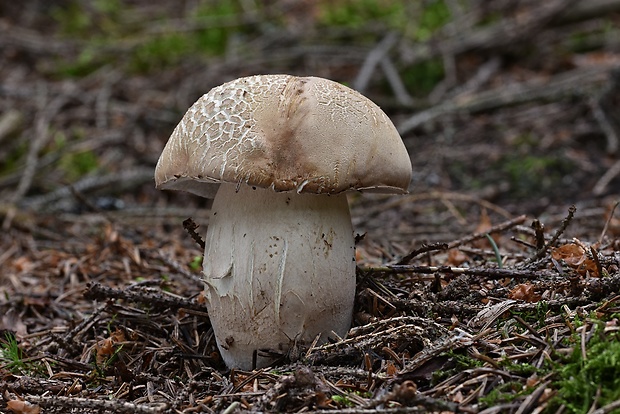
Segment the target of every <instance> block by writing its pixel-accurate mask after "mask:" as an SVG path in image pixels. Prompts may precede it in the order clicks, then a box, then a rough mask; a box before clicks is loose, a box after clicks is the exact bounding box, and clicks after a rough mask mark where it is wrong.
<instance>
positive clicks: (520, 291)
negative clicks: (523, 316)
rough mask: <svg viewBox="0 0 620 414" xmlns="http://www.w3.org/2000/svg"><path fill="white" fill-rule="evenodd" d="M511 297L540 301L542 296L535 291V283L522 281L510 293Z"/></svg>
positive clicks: (527, 300)
mask: <svg viewBox="0 0 620 414" xmlns="http://www.w3.org/2000/svg"><path fill="white" fill-rule="evenodd" d="M508 297H509V298H510V299H515V300H523V301H526V302H538V301H539V300H540V299H541V297H540V295H537V294H536V293H535V292H534V285H532V284H531V283H521V284H519V285H517V286H515V287H514V289H512V290H511V291H510V293H509V294H508Z"/></svg>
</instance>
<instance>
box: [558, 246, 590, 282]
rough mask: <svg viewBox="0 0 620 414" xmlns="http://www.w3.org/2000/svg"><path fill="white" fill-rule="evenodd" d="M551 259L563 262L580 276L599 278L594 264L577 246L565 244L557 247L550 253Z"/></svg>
mask: <svg viewBox="0 0 620 414" xmlns="http://www.w3.org/2000/svg"><path fill="white" fill-rule="evenodd" d="M551 257H553V258H554V259H555V260H563V261H564V263H566V264H567V265H569V266H570V267H572V268H573V269H575V270H576V271H577V273H579V274H580V275H581V276H585V275H586V274H588V273H589V274H590V276H594V277H600V274H599V272H598V268H597V267H596V263H595V262H594V260H592V259H590V258H589V257H588V255H587V254H586V251H585V249H584V248H583V247H581V246H579V245H578V244H565V245H562V246H560V247H557V248H555V249H553V250H552V251H551Z"/></svg>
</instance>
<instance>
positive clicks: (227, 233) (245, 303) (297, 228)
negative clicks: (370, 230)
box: [204, 184, 355, 369]
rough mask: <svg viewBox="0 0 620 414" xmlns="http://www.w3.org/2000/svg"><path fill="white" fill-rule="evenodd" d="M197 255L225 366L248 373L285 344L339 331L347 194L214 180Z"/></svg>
mask: <svg viewBox="0 0 620 414" xmlns="http://www.w3.org/2000/svg"><path fill="white" fill-rule="evenodd" d="M206 239H207V240H206V249H205V258H204V275H205V281H206V285H207V288H206V296H207V301H208V303H207V307H208V311H209V316H210V318H211V323H212V325H213V330H214V332H215V335H216V340H217V344H218V347H219V348H220V351H221V353H222V357H223V358H224V361H225V363H226V365H228V366H229V367H237V368H241V369H251V368H252V365H253V354H254V353H255V352H256V353H257V354H258V358H257V360H256V366H257V367H262V366H266V365H269V364H270V363H271V362H272V361H273V358H269V357H265V356H261V354H264V352H258V351H259V350H273V351H280V352H285V351H286V350H287V349H289V347H290V346H291V345H292V343H293V341H297V342H299V341H302V342H305V343H306V344H309V343H311V342H312V341H313V340H314V338H315V337H316V336H317V335H318V334H320V335H321V342H324V341H326V340H327V338H328V337H329V336H330V335H331V332H332V331H333V332H335V333H336V334H338V335H339V336H342V337H343V336H345V335H346V333H347V331H348V329H349V326H350V323H351V317H352V309H353V300H354V296H355V257H354V239H353V230H352V227H351V218H350V214H349V206H348V203H347V198H346V196H345V195H344V194H340V195H315V194H297V193H274V192H273V191H272V190H270V189H263V188H256V189H254V188H252V187H250V186H246V185H241V186H240V188H239V189H238V191H237V189H236V186H235V185H234V184H222V185H221V186H220V188H219V190H218V192H217V195H216V196H215V199H214V201H213V207H212V213H211V220H210V222H209V228H208V230H207V237H206Z"/></svg>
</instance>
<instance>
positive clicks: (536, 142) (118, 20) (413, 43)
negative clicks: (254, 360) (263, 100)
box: [0, 0, 620, 212]
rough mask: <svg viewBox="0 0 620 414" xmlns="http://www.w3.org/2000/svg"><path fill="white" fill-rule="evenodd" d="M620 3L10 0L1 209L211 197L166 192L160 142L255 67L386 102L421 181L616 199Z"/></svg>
mask: <svg viewBox="0 0 620 414" xmlns="http://www.w3.org/2000/svg"><path fill="white" fill-rule="evenodd" d="M619 10H620V1H616V0H593V1H585V0H582V1H578V0H555V1H550V2H538V1H533V0H519V1H508V0H496V1H493V2H489V1H483V0H420V1H410V0H337V1H336V0H263V1H259V0H200V1H198V0H192V1H190V0H187V1H158V2H152V1H144V0H132V1H122V0H89V1H77V0H58V1H54V2H47V1H36V0H29V1H24V2H2V3H1V4H0V47H1V51H0V59H2V65H1V66H0V195H2V200H3V203H4V204H5V207H6V206H14V207H15V206H17V207H19V208H22V207H23V208H32V209H36V210H50V211H67V210H75V209H76V208H78V206H79V205H81V204H83V201H82V202H80V201H79V200H76V197H75V191H79V192H80V193H81V194H83V195H85V196H86V197H87V198H89V199H92V200H93V202H100V199H102V200H104V201H101V203H102V205H105V206H116V207H118V206H123V207H124V208H127V209H131V208H133V207H135V206H140V205H142V206H145V205H146V206H155V205H158V206H160V207H163V208H165V207H166V205H167V204H166V203H167V201H169V200H171V199H174V200H178V199H182V203H187V202H189V203H191V204H192V205H204V203H203V201H200V200H196V199H194V198H192V197H190V196H187V195H169V194H168V195H161V194H156V193H155V192H154V190H153V188H152V187H153V182H152V170H153V168H154V165H155V163H156V160H157V158H158V155H159V152H160V151H161V149H162V148H163V145H164V143H165V141H166V139H167V138H168V136H169V134H170V132H171V131H172V129H173V128H174V126H175V125H176V123H177V122H178V121H179V120H180V118H181V117H182V115H183V113H184V111H185V110H186V109H187V108H188V107H189V106H190V105H191V104H192V103H193V102H194V101H195V100H196V99H197V98H198V97H199V96H201V95H202V94H204V93H206V92H207V91H208V90H209V89H211V88H212V87H213V86H216V85H218V84H221V83H223V82H225V81H228V80H231V79H233V78H236V77H240V76H246V75H251V74H257V73H290V74H295V75H314V76H322V77H327V78H331V79H334V80H336V81H340V82H342V83H344V84H347V85H349V86H351V87H353V88H355V89H358V90H360V91H361V92H362V93H364V94H366V95H367V96H369V97H370V98H371V99H373V100H374V101H376V102H377V103H378V104H379V105H380V106H381V107H382V108H383V109H384V110H385V111H386V112H388V114H389V115H390V116H391V117H392V119H393V121H394V123H395V124H396V125H397V127H398V128H399V130H400V131H401V133H402V136H403V139H404V140H405V143H406V145H407V147H408V149H409V151H410V154H411V157H412V161H413V164H414V171H415V174H414V181H413V183H412V190H413V191H414V192H418V193H424V192H429V191H444V192H455V191H456V192H468V193H469V194H472V195H474V196H476V197H480V198H482V199H485V200H489V201H493V202H497V203H499V204H502V205H504V206H505V207H506V208H508V209H509V210H511V211H513V212H525V211H532V212H541V211H544V210H545V208H547V207H549V206H552V205H555V204H557V203H564V204H565V202H575V201H582V200H590V199H592V198H602V197H605V196H606V195H610V194H616V193H617V191H618V189H619V187H620V185H619V182H618V180H617V179H616V175H617V174H618V171H620V165H618V164H617V162H616V158H617V157H616V153H617V146H618V143H617V140H618V135H619V133H618V131H619V127H618V125H620V121H619V120H618V118H619V116H618V111H614V108H617V105H618V103H619V102H620V98H619V97H618V95H619V93H618V72H617V71H618V68H619V67H620V24H619V23H620V14H619V13H620V12H619ZM614 74H615V75H614ZM515 203H517V204H515ZM184 205H185V204H184ZM4 210H6V208H4V209H3V211H4ZM519 210H521V211H519Z"/></svg>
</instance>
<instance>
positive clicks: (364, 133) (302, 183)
mask: <svg viewBox="0 0 620 414" xmlns="http://www.w3.org/2000/svg"><path fill="white" fill-rule="evenodd" d="M410 181H411V160H410V159H409V155H408V154H407V150H406V148H405V145H404V144H403V142H402V139H401V138H400V135H399V134H398V131H397V130H396V128H395V127H394V124H392V122H391V121H390V119H389V118H388V117H387V115H386V114H385V113H384V112H383V111H382V110H381V109H380V108H379V107H378V106H377V105H376V104H374V103H373V102H372V101H370V100H369V99H368V98H366V97H365V96H363V95H361V94H360V93H358V92H356V91H354V90H352V89H350V88H347V87H346V86H343V85H341V84H339V83H337V82H334V81H330V80H327V79H322V78H317V77H295V76H290V75H257V76H250V77H245V78H239V79H237V80H234V81H231V82H228V83H225V84H223V85H220V86H218V87H215V88H213V89H211V91H209V92H208V93H207V94H205V95H203V96H202V97H201V98H200V99H198V101H196V103H194V104H193V105H192V106H191V107H190V108H189V110H188V111H187V113H186V114H185V116H184V117H183V119H182V120H181V122H180V123H179V124H178V125H177V127H176V128H175V130H174V132H173V133H172V135H171V137H170V139H169V140H168V143H167V144H166V146H165V148H164V150H163V152H162V154H161V156H160V158H159V161H158V162H157V167H156V169H155V184H156V187H157V188H159V189H170V190H183V191H189V192H191V193H194V194H197V195H200V196H203V197H209V198H211V197H213V196H214V195H215V192H216V190H217V184H219V183H221V182H229V183H238V184H240V183H244V184H248V185H251V186H256V187H264V188H272V189H273V190H275V191H296V192H298V193H319V194H337V193H341V192H344V191H349V190H358V191H373V192H384V193H406V192H407V188H408V186H409V182H410Z"/></svg>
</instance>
